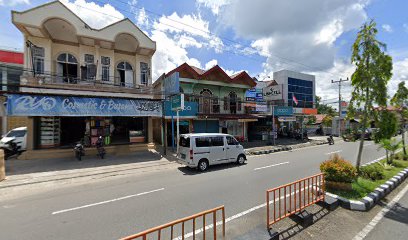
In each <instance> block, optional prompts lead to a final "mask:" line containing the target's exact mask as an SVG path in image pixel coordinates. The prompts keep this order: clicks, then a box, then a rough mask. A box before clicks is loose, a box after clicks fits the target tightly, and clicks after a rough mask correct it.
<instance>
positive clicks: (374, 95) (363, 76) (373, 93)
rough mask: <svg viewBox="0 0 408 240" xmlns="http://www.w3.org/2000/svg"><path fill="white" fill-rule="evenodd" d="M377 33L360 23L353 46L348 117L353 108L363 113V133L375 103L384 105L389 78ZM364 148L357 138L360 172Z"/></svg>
mask: <svg viewBox="0 0 408 240" xmlns="http://www.w3.org/2000/svg"><path fill="white" fill-rule="evenodd" d="M377 33H378V30H377V28H376V23H375V22H374V21H373V20H371V21H370V22H367V23H365V24H363V26H362V27H361V29H360V30H359V32H358V34H357V38H356V41H355V42H354V44H353V48H352V55H351V62H352V63H353V64H355V65H356V70H355V72H354V73H353V75H352V76H351V85H352V86H353V92H352V95H351V101H350V105H349V109H348V114H349V117H354V114H355V112H356V111H355V109H356V108H361V107H362V106H363V110H362V115H363V116H362V122H361V124H362V126H361V129H362V134H364V132H365V130H366V128H367V126H368V122H369V120H370V119H369V117H370V116H372V115H373V112H374V106H373V105H374V104H376V105H378V106H383V107H384V106H386V104H387V83H388V81H389V80H390V79H391V77H392V58H391V57H390V56H389V55H387V54H385V50H386V45H385V44H384V43H382V42H380V41H378V40H377V39H376V36H377ZM363 147H364V137H361V138H360V145H359V149H358V155H357V163H356V167H357V169H358V170H359V168H360V165H361V156H362V152H363Z"/></svg>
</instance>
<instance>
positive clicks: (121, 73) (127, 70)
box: [116, 61, 134, 88]
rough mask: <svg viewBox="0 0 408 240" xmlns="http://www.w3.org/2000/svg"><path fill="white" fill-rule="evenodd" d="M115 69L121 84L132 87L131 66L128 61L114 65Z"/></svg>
mask: <svg viewBox="0 0 408 240" xmlns="http://www.w3.org/2000/svg"><path fill="white" fill-rule="evenodd" d="M116 71H117V73H118V77H117V78H118V81H119V84H120V85H121V86H125V87H130V88H133V86H134V81H133V68H132V65H130V63H128V62H125V61H124V62H120V63H118V65H117V66H116Z"/></svg>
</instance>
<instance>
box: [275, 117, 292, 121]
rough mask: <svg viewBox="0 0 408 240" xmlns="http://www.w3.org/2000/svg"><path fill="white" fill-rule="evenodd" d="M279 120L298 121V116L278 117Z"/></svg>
mask: <svg viewBox="0 0 408 240" xmlns="http://www.w3.org/2000/svg"><path fill="white" fill-rule="evenodd" d="M278 121H279V122H296V117H278Z"/></svg>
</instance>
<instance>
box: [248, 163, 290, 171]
mask: <svg viewBox="0 0 408 240" xmlns="http://www.w3.org/2000/svg"><path fill="white" fill-rule="evenodd" d="M288 163H289V162H282V163H277V164H272V165H269V166H265V167H259V168H255V169H254V171H257V170H261V169H264V168H270V167H276V166H279V165H284V164H288Z"/></svg>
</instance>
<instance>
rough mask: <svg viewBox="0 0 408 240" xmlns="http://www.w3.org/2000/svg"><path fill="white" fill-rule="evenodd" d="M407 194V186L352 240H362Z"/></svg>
mask: <svg viewBox="0 0 408 240" xmlns="http://www.w3.org/2000/svg"><path fill="white" fill-rule="evenodd" d="M407 192H408V185H407V186H405V188H404V189H403V190H402V191H401V192H399V193H398V194H397V196H395V197H394V199H392V200H391V202H389V203H388V204H387V205H386V206H385V207H384V208H383V209H381V211H380V212H379V213H378V214H377V215H376V216H375V217H374V218H373V219H372V220H371V222H370V223H368V224H367V225H366V226H365V227H364V228H363V230H361V232H359V233H358V234H357V235H356V236H355V237H354V238H353V240H362V239H364V238H365V237H367V235H368V234H369V233H370V232H371V231H372V230H373V229H374V227H375V226H376V225H377V224H378V223H379V222H380V221H381V219H382V218H383V217H384V215H385V214H387V213H388V212H389V211H390V210H391V209H392V208H393V207H394V205H395V204H396V203H397V202H398V201H399V200H400V199H401V198H402V197H403V196H404V195H405V193H407Z"/></svg>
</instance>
